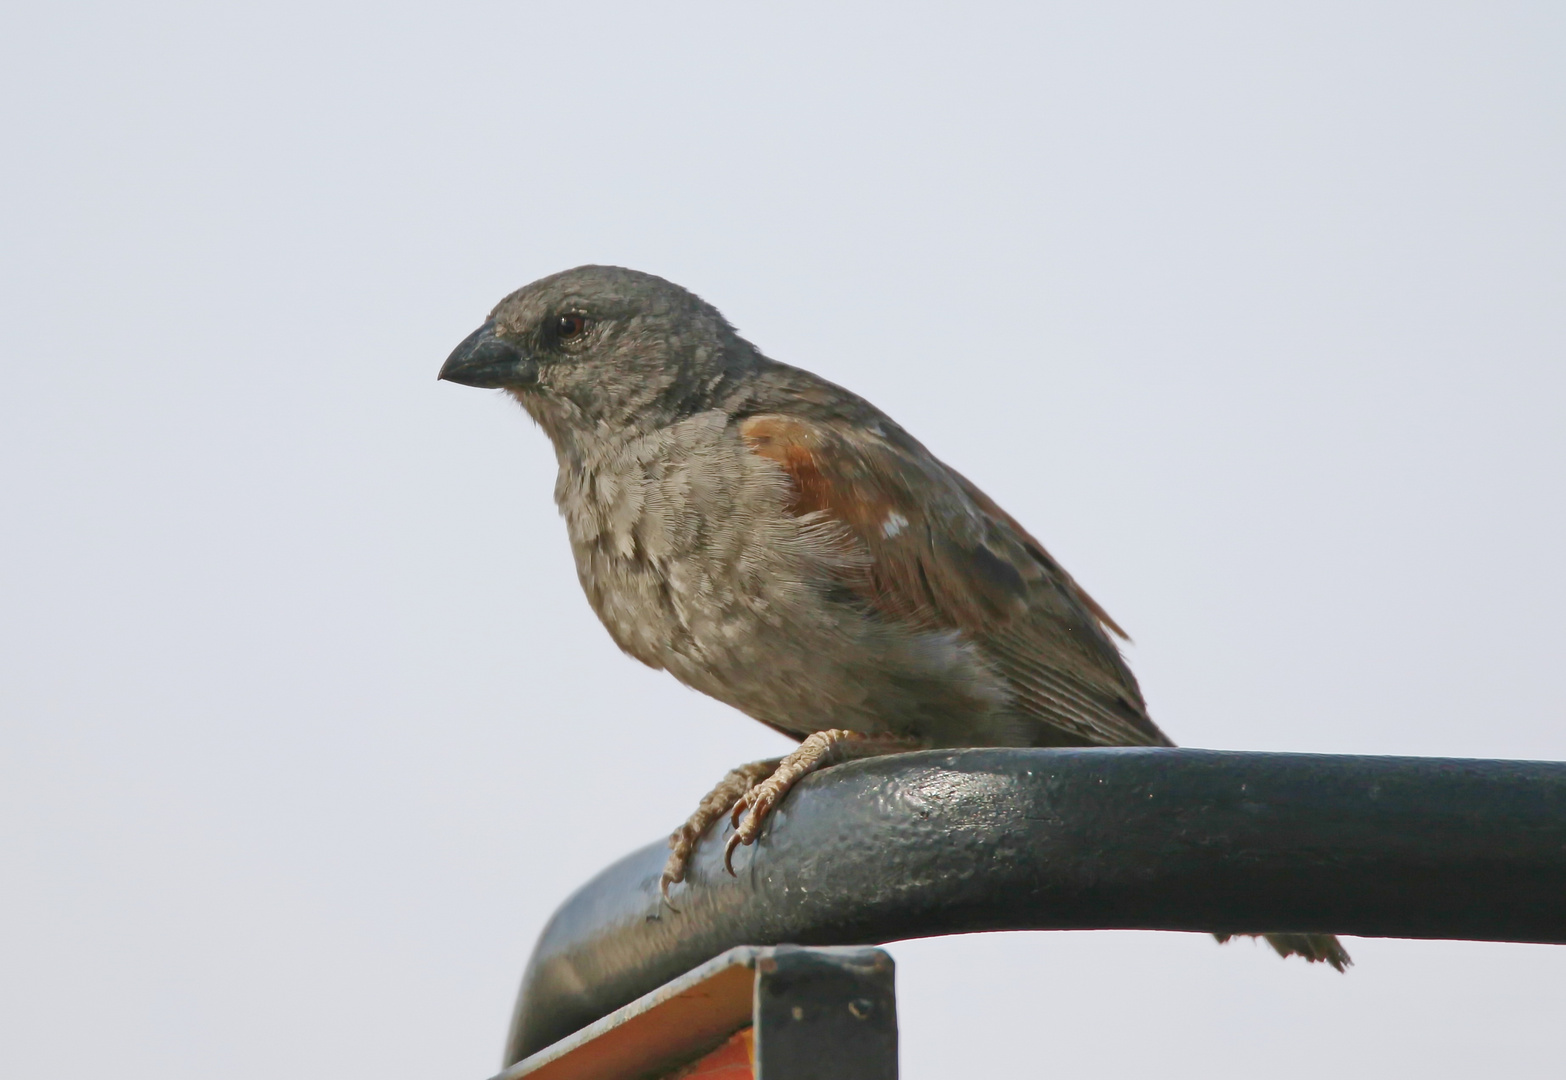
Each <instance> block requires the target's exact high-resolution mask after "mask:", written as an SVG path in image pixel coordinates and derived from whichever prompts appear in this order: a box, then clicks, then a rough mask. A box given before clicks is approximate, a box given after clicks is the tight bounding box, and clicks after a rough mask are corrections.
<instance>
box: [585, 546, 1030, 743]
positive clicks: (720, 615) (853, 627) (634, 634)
mask: <svg viewBox="0 0 1566 1080" xmlns="http://www.w3.org/2000/svg"><path fill="white" fill-rule="evenodd" d="M579 566H580V568H581V570H582V584H583V587H584V589H586V591H587V594H588V598H589V600H590V601H591V603H592V606H593V609H594V610H595V611H596V612H597V613H598V616H599V618H600V619H601V620H602V621H603V624H604V626H605V627H606V628H607V629H608V631H609V633H610V636H612V637H613V638H614V640H615V642H616V643H617V644H618V645H619V646H620V647H621V648H622V649H624V650H625V651H626V652H627V653H629V654H630V655H632V656H634V657H636V658H637V659H639V660H641V661H642V662H644V663H646V664H648V665H649V666H651V667H654V668H659V669H663V670H666V671H668V672H669V673H670V674H672V675H674V676H675V677H676V678H677V679H679V680H680V681H681V682H683V683H685V684H686V685H687V686H690V687H691V688H693V689H696V690H700V691H702V692H703V693H705V694H708V695H710V696H712V697H714V698H717V699H718V700H719V701H722V702H724V703H726V704H728V705H731V706H733V707H734V708H736V709H738V710H740V711H741V712H743V713H745V714H747V715H749V716H752V717H755V718H756V719H758V720H761V721H763V722H764V723H767V724H770V725H772V726H774V727H779V728H782V729H783V730H785V731H789V732H793V733H795V734H798V735H801V736H803V735H807V734H809V733H811V732H814V731H821V730H825V729H827V728H848V729H850V730H855V731H862V732H866V733H883V732H891V733H896V734H901V735H912V736H917V737H920V738H924V739H926V740H928V741H929V742H930V743H931V744H932V745H937V746H984V745H1011V744H1018V745H1020V744H1021V742H1020V740H1019V738H1018V737H1017V735H1016V733H1015V731H1014V725H1013V724H1012V723H1011V721H1010V720H1009V719H1008V718H1007V711H1006V704H1007V700H1008V694H1007V691H1006V689H1005V687H1004V684H1003V682H1002V680H1000V679H999V678H998V677H996V676H995V675H994V674H993V673H992V672H991V671H990V670H989V668H988V666H987V665H986V664H984V663H983V661H982V660H981V659H980V658H979V657H978V656H977V654H976V653H975V652H974V650H973V649H972V648H971V647H970V646H969V645H968V644H967V643H966V642H964V641H963V640H962V639H961V638H960V637H959V636H958V635H956V634H955V633H951V632H926V633H919V634H914V633H909V632H907V631H905V630H903V629H901V628H895V627H887V626H884V625H881V624H879V623H878V622H877V621H876V620H874V619H873V618H870V617H868V616H866V615H865V614H864V613H863V612H861V611H858V610H855V609H853V608H850V607H847V606H842V605H837V604H834V603H832V602H831V601H829V600H828V599H826V598H825V597H823V596H822V595H821V594H820V593H818V592H814V591H809V592H806V593H804V594H800V593H795V594H792V595H791V594H790V593H789V591H788V590H766V589H762V590H759V591H752V590H747V589H745V588H743V587H741V585H740V584H739V583H738V581H737V579H738V576H739V575H737V574H736V573H735V572H733V570H732V568H728V567H717V566H712V565H708V564H706V563H704V561H702V560H679V561H676V562H674V563H673V564H670V565H667V566H661V567H659V566H649V565H646V564H642V563H638V562H637V561H635V560H626V559H605V558H602V557H594V556H593V555H592V554H589V555H588V557H587V558H586V559H585V560H583V561H582V563H580V564H579Z"/></svg>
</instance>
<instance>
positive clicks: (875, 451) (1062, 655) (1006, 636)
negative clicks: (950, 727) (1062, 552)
mask: <svg viewBox="0 0 1566 1080" xmlns="http://www.w3.org/2000/svg"><path fill="white" fill-rule="evenodd" d="M879 426H880V428H881V430H882V431H883V432H885V433H886V434H871V433H868V432H866V431H865V430H864V427H863V425H849V424H846V423H843V422H841V421H834V420H831V419H824V420H814V419H811V420H807V419H803V418H800V417H797V416H790V415H786V414H782V413H764V414H759V415H753V416H748V417H745V418H744V419H743V420H741V421H740V424H739V433H740V436H741V438H742V439H743V440H744V441H745V444H746V445H747V446H748V447H749V448H750V450H751V451H752V452H754V453H756V454H759V455H761V456H762V457H765V458H768V459H769V460H771V461H773V462H775V463H776V464H777V465H778V466H779V467H780V468H782V470H783V471H784V472H785V473H786V474H787V475H788V477H789V479H790V481H791V483H792V490H793V493H794V497H793V502H792V504H791V506H790V510H791V512H793V513H796V514H799V515H801V516H806V515H810V516H813V517H815V518H817V519H820V520H831V521H833V522H836V523H837V524H838V525H840V526H841V527H842V528H843V529H844V531H845V534H846V536H847V537H848V538H849V540H850V542H851V543H854V544H856V545H858V546H859V547H860V548H862V553H863V554H865V555H867V556H868V557H867V558H860V559H857V560H851V561H850V565H852V566H853V567H854V569H853V570H852V571H851V572H850V574H849V576H848V577H847V578H846V579H845V580H844V582H843V584H844V585H845V587H846V588H848V589H849V590H850V591H851V592H852V593H853V594H854V595H855V596H856V597H857V599H858V600H859V601H860V602H862V603H863V604H865V605H866V606H867V607H868V608H869V609H870V610H872V611H874V612H876V613H878V614H880V615H881V616H883V617H885V618H887V619H896V620H902V621H907V622H911V623H913V624H915V625H920V626H928V627H930V628H932V629H936V628H939V629H956V630H959V631H961V632H962V633H963V634H964V635H965V636H967V637H968V638H969V639H970V640H971V641H973V642H974V643H975V644H976V645H977V646H978V648H979V649H980V651H981V652H982V653H983V654H984V655H985V656H986V658H987V659H988V660H989V661H990V663H991V664H992V665H993V666H994V668H995V670H996V671H997V672H998V673H999V674H1000V675H1001V676H1002V677H1004V678H1005V679H1006V680H1007V683H1008V685H1009V686H1010V688H1011V690H1012V700H1013V707H1014V708H1015V709H1016V711H1017V712H1018V713H1019V714H1020V715H1021V716H1022V717H1023V718H1025V719H1027V720H1030V721H1033V722H1034V726H1035V727H1036V728H1037V737H1036V740H1035V741H1036V744H1037V745H1061V744H1066V745H1070V744H1078V745H1080V744H1089V745H1111V746H1113V745H1120V746H1124V745H1171V744H1170V742H1169V739H1168V738H1167V737H1166V736H1165V735H1164V734H1163V732H1161V731H1159V729H1158V727H1157V726H1156V725H1155V724H1154V723H1153V722H1152V720H1151V719H1150V718H1149V717H1148V715H1147V707H1146V705H1145V704H1144V702H1143V700H1142V695H1141V691H1140V690H1139V689H1138V688H1137V684H1136V679H1135V677H1134V676H1132V674H1131V671H1130V669H1129V668H1128V667H1127V666H1126V664H1125V661H1124V660H1123V659H1122V658H1121V656H1120V651H1119V650H1118V649H1117V648H1116V647H1115V645H1114V642H1113V641H1112V640H1111V639H1110V637H1109V633H1110V632H1111V631H1112V632H1114V633H1117V634H1119V635H1120V636H1122V637H1124V636H1125V633H1124V631H1122V630H1121V629H1120V627H1119V626H1117V625H1116V624H1115V622H1114V620H1112V619H1111V618H1110V617H1109V615H1108V614H1107V613H1105V611H1104V610H1103V608H1101V607H1100V606H1099V605H1098V604H1097V603H1095V602H1094V601H1093V599H1092V597H1090V596H1088V594H1087V593H1086V592H1085V591H1084V590H1083V589H1082V588H1081V587H1080V586H1079V585H1078V584H1077V583H1076V582H1075V581H1074V580H1072V578H1071V577H1070V575H1068V574H1067V573H1066V572H1065V571H1064V570H1063V569H1062V568H1061V567H1060V564H1059V563H1057V562H1055V560H1054V559H1053V558H1051V557H1050V555H1049V553H1048V552H1047V551H1045V549H1044V547H1043V545H1042V544H1040V543H1039V542H1038V541H1037V540H1035V539H1034V538H1033V537H1032V536H1031V535H1029V534H1028V533H1027V531H1026V530H1024V529H1023V528H1022V526H1021V525H1019V524H1018V523H1017V522H1016V521H1015V520H1014V519H1013V518H1012V517H1011V516H1010V515H1009V514H1007V513H1006V512H1005V511H1004V510H1002V509H1001V508H1000V507H999V506H997V505H996V504H995V502H994V501H993V500H991V499H990V498H989V497H988V496H987V495H985V494H984V493H983V492H982V491H980V490H979V489H978V488H977V487H975V486H974V485H973V484H971V483H970V482H969V481H968V480H966V479H964V478H963V477H962V476H960V475H959V474H957V473H956V472H954V471H952V470H950V469H948V468H947V467H946V466H945V465H943V464H941V463H940V462H939V461H937V460H936V459H935V458H934V457H933V456H931V455H930V454H929V453H928V451H925V450H924V448H923V447H921V446H919V444H918V443H916V442H914V441H913V439H912V438H910V437H909V436H907V435H906V434H904V433H902V432H901V430H900V429H895V426H894V425H890V422H889V421H888V422H883V423H882V424H881V425H879Z"/></svg>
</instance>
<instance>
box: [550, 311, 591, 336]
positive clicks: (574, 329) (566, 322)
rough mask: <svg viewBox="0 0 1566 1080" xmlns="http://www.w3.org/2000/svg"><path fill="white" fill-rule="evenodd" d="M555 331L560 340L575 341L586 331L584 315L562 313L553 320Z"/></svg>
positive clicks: (585, 317)
mask: <svg viewBox="0 0 1566 1080" xmlns="http://www.w3.org/2000/svg"><path fill="white" fill-rule="evenodd" d="M555 333H556V334H557V335H559V337H560V340H561V341H575V340H576V339H577V338H579V337H581V336H582V335H583V334H585V333H587V316H586V315H562V316H560V318H559V319H557V320H555Z"/></svg>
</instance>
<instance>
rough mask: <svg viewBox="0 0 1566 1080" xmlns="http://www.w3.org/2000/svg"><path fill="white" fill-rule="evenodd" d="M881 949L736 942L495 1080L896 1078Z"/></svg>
mask: <svg viewBox="0 0 1566 1080" xmlns="http://www.w3.org/2000/svg"><path fill="white" fill-rule="evenodd" d="M894 974H895V972H894V967H893V964H892V958H891V957H890V956H888V955H887V954H886V953H884V952H882V951H881V950H880V949H853V948H825V949H807V948H801V947H800V946H797V945H779V946H777V947H775V948H753V947H750V946H740V947H739V948H735V949H730V950H729V951H728V952H726V953H724V954H723V955H722V956H719V957H717V958H716V959H714V960H710V961H708V962H707V963H705V964H702V965H701V966H700V967H698V968H696V969H695V970H694V971H688V972H686V973H685V974H684V975H682V976H680V977H679V978H678V979H675V980H673V981H672V982H669V983H666V984H665V985H663V986H660V987H659V988H658V989H656V990H654V991H652V992H651V993H649V994H645V995H643V996H642V997H640V998H638V999H637V1000H636V1001H633V1002H631V1003H630V1004H629V1005H626V1006H625V1007H623V1008H620V1009H616V1010H615V1011H614V1012H612V1013H610V1014H609V1015H608V1016H605V1017H603V1018H601V1019H599V1020H596V1021H594V1022H593V1023H591V1024H589V1025H587V1027H585V1028H583V1029H582V1030H581V1031H578V1032H576V1033H575V1034H574V1035H570V1036H568V1037H567V1038H564V1039H562V1040H560V1041H559V1042H557V1043H555V1044H554V1045H552V1046H549V1047H546V1048H545V1049H543V1050H540V1051H538V1052H537V1053H534V1054H530V1055H529V1056H528V1057H526V1058H524V1059H523V1060H521V1061H519V1062H517V1063H516V1064H514V1065H511V1066H509V1067H508V1068H507V1069H506V1070H505V1071H504V1072H502V1073H501V1074H500V1075H499V1076H496V1077H494V1080H650V1078H652V1077H664V1078H672V1077H687V1076H688V1077H692V1078H693V1080H697V1078H706V1077H719V1076H723V1077H733V1076H738V1075H743V1076H745V1077H747V1078H748V1080H897V996H896V992H895V988H894V986H893V981H894Z"/></svg>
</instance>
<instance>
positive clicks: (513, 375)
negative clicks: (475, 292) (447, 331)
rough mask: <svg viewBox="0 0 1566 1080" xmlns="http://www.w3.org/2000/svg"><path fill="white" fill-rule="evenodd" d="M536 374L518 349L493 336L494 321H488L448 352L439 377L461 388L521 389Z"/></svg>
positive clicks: (533, 364) (531, 362) (535, 370)
mask: <svg viewBox="0 0 1566 1080" xmlns="http://www.w3.org/2000/svg"><path fill="white" fill-rule="evenodd" d="M537 373H538V366H537V365H536V364H535V363H534V362H533V361H532V360H530V359H528V357H527V356H526V355H525V354H523V352H522V350H521V349H519V348H517V347H516V346H515V345H512V344H510V343H509V342H506V341H503V340H501V339H500V338H499V337H498V336H496V334H495V323H494V320H490V321H489V322H486V323H485V324H484V325H483V326H481V327H479V328H478V329H477V330H475V331H473V333H471V334H469V335H468V336H467V337H465V338H463V339H462V344H461V345H458V346H457V347H456V348H455V349H453V350H451V355H450V356H448V357H446V362H445V364H443V365H441V369H440V376H439V377H440V378H442V379H445V380H446V381H447V382H454V383H461V384H462V385H463V386H480V387H484V388H486V389H495V388H498V387H502V386H524V385H526V384H528V383H531V382H532V381H533V378H534V376H535V375H536V374H537Z"/></svg>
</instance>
